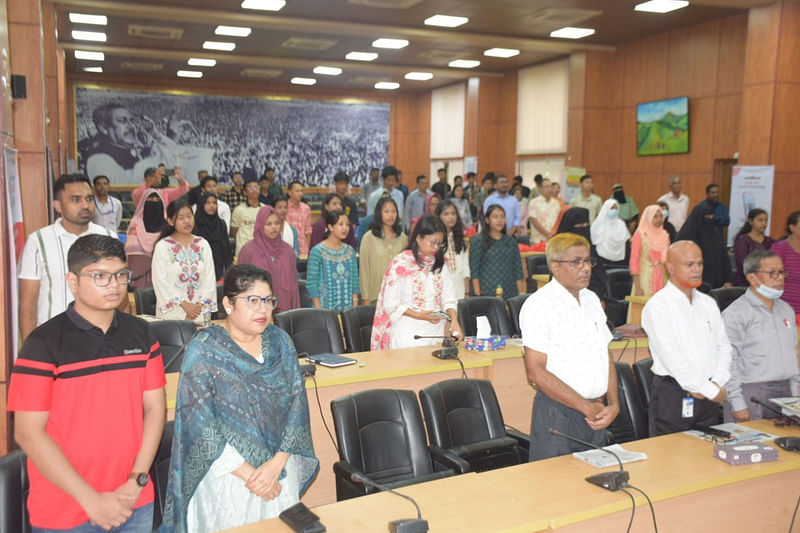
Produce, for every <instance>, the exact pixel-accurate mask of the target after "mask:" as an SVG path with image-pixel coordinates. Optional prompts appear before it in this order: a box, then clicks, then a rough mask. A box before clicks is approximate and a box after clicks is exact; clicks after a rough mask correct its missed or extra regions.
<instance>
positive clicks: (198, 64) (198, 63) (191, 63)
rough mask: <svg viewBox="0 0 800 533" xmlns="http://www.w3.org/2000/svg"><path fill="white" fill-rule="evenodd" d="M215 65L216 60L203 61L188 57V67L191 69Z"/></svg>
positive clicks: (199, 58) (200, 58) (202, 59)
mask: <svg viewBox="0 0 800 533" xmlns="http://www.w3.org/2000/svg"><path fill="white" fill-rule="evenodd" d="M216 64H217V60H216V59H204V58H202V57H190V58H189V66H191V67H213V66H215V65H216Z"/></svg>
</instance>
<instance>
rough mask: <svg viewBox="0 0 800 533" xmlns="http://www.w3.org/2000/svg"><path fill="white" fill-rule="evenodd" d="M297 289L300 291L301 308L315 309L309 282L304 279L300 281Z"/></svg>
mask: <svg viewBox="0 0 800 533" xmlns="http://www.w3.org/2000/svg"><path fill="white" fill-rule="evenodd" d="M297 288H298V289H300V307H302V308H303V309H312V308H313V307H314V301H313V300H312V299H311V295H310V294H309V293H308V282H306V280H304V279H298V280H297Z"/></svg>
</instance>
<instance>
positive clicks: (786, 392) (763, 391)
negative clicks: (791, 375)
mask: <svg viewBox="0 0 800 533" xmlns="http://www.w3.org/2000/svg"><path fill="white" fill-rule="evenodd" d="M791 395H792V387H791V385H790V384H789V380H788V379H783V380H780V381H761V382H758V383H742V396H744V398H745V401H746V402H747V408H748V409H749V410H750V420H759V419H761V418H777V417H778V414H777V413H775V412H773V411H770V410H769V409H764V408H763V407H761V406H760V405H759V404H757V403H753V402H751V401H750V398H752V397H753V396H755V397H756V398H758V400H759V401H760V402H761V403H763V404H766V405H769V406H770V407H774V408H776V409H777V408H778V406H777V405H775V404H774V403H772V402H771V401H769V399H770V398H785V397H787V396H791ZM723 409H724V410H723V418H724V419H725V422H734V420H733V415H732V414H731V403H730V402H725V404H724V405H723ZM778 410H779V411H780V409H778Z"/></svg>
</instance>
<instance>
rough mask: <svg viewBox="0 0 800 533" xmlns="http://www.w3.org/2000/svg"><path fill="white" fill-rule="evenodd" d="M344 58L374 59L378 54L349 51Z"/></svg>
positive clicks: (351, 59) (354, 59)
mask: <svg viewBox="0 0 800 533" xmlns="http://www.w3.org/2000/svg"><path fill="white" fill-rule="evenodd" d="M344 58H345V59H349V60H350V61H374V60H376V59H378V54H376V53H375V52H349V53H348V54H347V55H346V56H344Z"/></svg>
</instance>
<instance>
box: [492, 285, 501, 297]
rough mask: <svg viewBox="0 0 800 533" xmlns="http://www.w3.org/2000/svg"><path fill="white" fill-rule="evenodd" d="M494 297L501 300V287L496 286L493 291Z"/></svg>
mask: <svg viewBox="0 0 800 533" xmlns="http://www.w3.org/2000/svg"><path fill="white" fill-rule="evenodd" d="M494 295H495V297H496V298H500V299H501V300H502V299H503V286H502V285H498V286H497V288H496V289H495V290H494Z"/></svg>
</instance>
